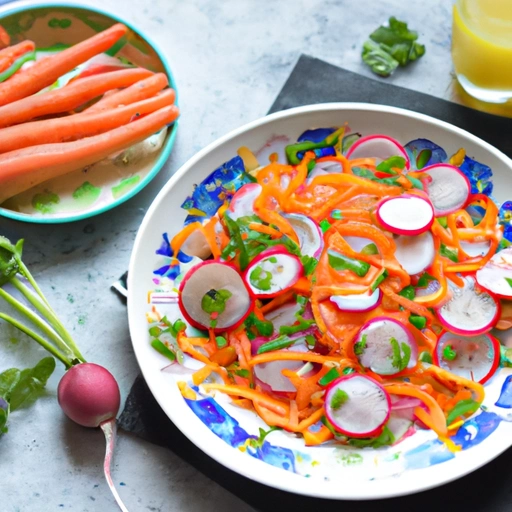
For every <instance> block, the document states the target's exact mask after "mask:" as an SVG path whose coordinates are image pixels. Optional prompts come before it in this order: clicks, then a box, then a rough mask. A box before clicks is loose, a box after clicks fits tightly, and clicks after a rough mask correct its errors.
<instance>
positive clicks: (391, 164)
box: [376, 156, 405, 174]
mask: <svg viewBox="0 0 512 512" xmlns="http://www.w3.org/2000/svg"><path fill="white" fill-rule="evenodd" d="M394 168H398V169H404V168H405V158H404V157H403V156H391V157H389V158H387V159H386V160H383V161H382V162H381V163H380V164H379V165H377V167H376V169H377V170H378V171H382V172H387V173H394V174H396V172H395V171H394V170H393V169H394Z"/></svg>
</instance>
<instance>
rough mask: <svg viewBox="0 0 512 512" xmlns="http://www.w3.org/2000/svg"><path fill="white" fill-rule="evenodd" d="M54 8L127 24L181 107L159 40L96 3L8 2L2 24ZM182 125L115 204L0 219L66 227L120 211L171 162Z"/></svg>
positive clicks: (0, 12)
mask: <svg viewBox="0 0 512 512" xmlns="http://www.w3.org/2000/svg"><path fill="white" fill-rule="evenodd" d="M52 7H57V8H58V7H66V8H71V9H73V8H78V9H84V10H87V11H91V12H95V13H98V14H102V15H104V16H107V17H108V18H111V19H112V20H114V21H116V22H118V23H123V24H124V25H126V26H127V27H128V28H129V29H130V30H132V31H133V32H136V33H137V34H139V35H140V36H141V37H142V38H143V39H144V40H145V41H146V42H147V43H148V44H149V45H150V46H151V47H152V48H153V50H154V51H155V53H156V54H157V55H158V58H159V59H160V61H161V62H162V65H163V67H164V70H165V73H166V75H167V77H168V78H169V87H172V88H173V89H174V91H175V93H176V99H175V102H174V103H175V105H178V88H177V85H176V79H175V78H174V75H173V73H172V71H171V66H170V64H169V60H168V58H167V56H166V54H165V52H164V51H163V50H162V48H161V47H160V46H159V45H158V44H157V43H155V41H154V40H153V39H152V38H151V37H149V36H147V35H146V34H145V33H144V32H143V31H142V30H140V29H138V28H136V27H135V26H134V25H133V24H132V23H130V22H129V21H126V20H125V19H123V18H122V17H121V16H119V15H118V14H117V13H115V12H113V11H111V10H109V9H105V8H103V7H100V6H98V5H96V4H93V3H91V4H86V3H85V2H81V1H74V0H70V1H62V0H52V1H45V0H43V1H41V0H22V1H21V2H16V3H14V4H11V3H8V4H5V5H3V6H1V7H0V22H1V20H2V19H3V18H4V17H6V16H11V15H13V14H16V13H20V12H24V11H29V10H31V9H48V8H50V9H51V8H52ZM178 125H179V119H176V121H174V123H173V124H172V125H171V133H170V134H169V135H167V136H166V141H165V143H164V146H163V148H162V152H161V153H160V155H159V157H158V159H157V160H156V162H155V163H154V165H153V167H152V168H151V170H150V171H149V172H148V173H147V174H146V176H144V178H143V180H142V181H141V182H140V183H138V184H137V186H135V187H134V188H133V189H131V190H130V191H129V192H127V193H126V194H125V195H123V196H121V197H119V198H118V199H116V200H114V201H113V202H112V203H110V204H107V205H104V206H102V207H100V208H97V209H94V210H92V211H88V212H84V213H78V214H74V215H69V216H65V217H34V216H32V215H30V214H26V213H19V212H13V211H12V210H9V209H7V208H3V207H1V206H0V216H2V217H6V218H8V219H12V220H17V221H21V222H30V223H33V224H64V223H67V222H75V221H79V220H84V219H88V218H90V217H95V216H96V215H101V214H102V213H105V212H107V211H109V210H112V209H113V208H116V207H117V206H119V205H121V204H122V203H124V202H126V201H128V200H129V199H131V198H132V197H134V196H135V195H136V194H138V193H139V192H140V191H141V190H143V189H144V188H145V187H146V186H147V185H148V184H149V183H150V182H151V181H152V180H153V179H154V178H155V176H156V175H157V174H158V173H159V172H160V170H161V169H162V167H163V166H164V165H165V163H166V162H167V160H168V159H169V156H170V154H171V151H172V148H173V147H174V143H175V140H176V134H177V131H178Z"/></svg>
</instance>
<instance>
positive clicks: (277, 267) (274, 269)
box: [244, 247, 304, 299]
mask: <svg viewBox="0 0 512 512" xmlns="http://www.w3.org/2000/svg"><path fill="white" fill-rule="evenodd" d="M272 257H274V258H276V259H277V262H276V263H273V262H271V261H270V258H272ZM256 267H260V268H262V269H263V270H264V271H265V272H270V273H271V274H272V279H271V285H272V287H271V289H270V290H262V289H259V288H257V287H256V286H255V285H254V284H253V283H251V274H252V272H253V270H255V269H256ZM303 271H304V269H303V267H302V263H301V261H300V259H299V258H298V257H297V256H295V255H293V254H290V253H289V252H288V251H287V250H286V249H284V248H280V247H275V248H273V249H269V250H266V251H264V252H263V253H261V254H260V255H258V256H256V258H254V259H253V260H252V261H251V263H250V265H249V266H248V267H247V269H246V271H245V273H244V280H245V283H246V285H247V288H248V289H249V290H251V293H252V294H253V295H254V296H255V297H258V298H262V299H269V298H272V297H275V296H276V295H279V294H280V293H283V292H285V291H286V290H289V289H290V288H291V287H292V286H293V285H294V284H295V283H296V282H297V281H298V280H299V279H300V278H301V277H302V274H303ZM281 274H283V275H281Z"/></svg>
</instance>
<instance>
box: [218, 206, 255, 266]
mask: <svg viewBox="0 0 512 512" xmlns="http://www.w3.org/2000/svg"><path fill="white" fill-rule="evenodd" d="M224 222H225V223H226V227H227V228H228V231H229V236H230V238H231V239H232V240H233V242H234V244H235V246H236V247H237V249H238V251H239V253H240V254H239V263H240V270H242V271H243V270H245V269H246V268H247V265H249V255H248V254H247V249H246V248H245V245H244V241H243V239H242V233H241V232H240V226H239V225H238V224H237V223H236V222H235V221H234V220H233V219H232V218H231V217H230V216H229V215H228V214H227V213H225V214H224Z"/></svg>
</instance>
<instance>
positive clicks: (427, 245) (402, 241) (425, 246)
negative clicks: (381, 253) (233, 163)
mask: <svg viewBox="0 0 512 512" xmlns="http://www.w3.org/2000/svg"><path fill="white" fill-rule="evenodd" d="M395 246H396V250H395V257H396V259H397V260H398V263H400V265H402V268H403V269H404V270H405V271H406V272H407V273H408V274H409V275H411V276H413V275H415V274H419V273H420V272H423V271H424V270H425V269H426V268H428V267H430V265H432V262H433V261H434V257H435V254H436V249H435V245H434V238H433V236H432V233H430V231H425V233H421V234H420V235H416V236H405V235H400V236H398V237H397V238H395Z"/></svg>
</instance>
